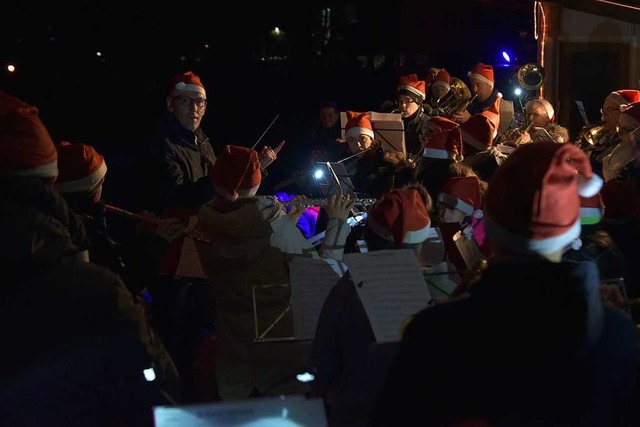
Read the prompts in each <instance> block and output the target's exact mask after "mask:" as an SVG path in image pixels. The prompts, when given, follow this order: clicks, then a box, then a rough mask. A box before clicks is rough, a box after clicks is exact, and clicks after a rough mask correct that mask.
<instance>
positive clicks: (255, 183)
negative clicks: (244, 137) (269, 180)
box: [211, 145, 262, 194]
mask: <svg viewBox="0 0 640 427" xmlns="http://www.w3.org/2000/svg"><path fill="white" fill-rule="evenodd" d="M261 182H262V171H261V169H260V160H259V158H258V153H257V152H256V150H252V149H251V148H248V147H242V146H238V145H225V146H224V148H223V149H222V150H221V151H220V154H219V155H218V158H217V159H216V162H215V163H214V165H213V170H212V171H211V183H212V184H213V185H214V186H215V187H218V188H221V189H223V190H225V191H228V192H229V193H230V194H235V193H236V192H237V191H238V190H253V189H254V188H255V189H257V188H258V187H259V186H260V183H261Z"/></svg>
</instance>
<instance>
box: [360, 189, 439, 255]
mask: <svg viewBox="0 0 640 427" xmlns="http://www.w3.org/2000/svg"><path fill="white" fill-rule="evenodd" d="M367 226H368V227H369V228H370V229H371V231H373V232H374V233H375V234H377V235H378V236H380V237H382V238H384V239H386V240H389V241H392V242H394V243H395V246H396V248H401V247H402V244H403V243H406V244H417V243H422V242H424V241H425V240H426V239H427V236H428V235H429V227H430V226H431V219H430V218H429V212H427V208H426V207H425V205H424V203H423V201H422V198H421V196H420V193H418V191H416V190H414V189H405V188H395V189H393V190H391V191H389V192H387V193H385V194H383V195H382V196H381V197H380V198H378V200H377V201H376V202H375V203H374V204H373V205H372V206H371V207H370V208H369V212H368V217H367Z"/></svg>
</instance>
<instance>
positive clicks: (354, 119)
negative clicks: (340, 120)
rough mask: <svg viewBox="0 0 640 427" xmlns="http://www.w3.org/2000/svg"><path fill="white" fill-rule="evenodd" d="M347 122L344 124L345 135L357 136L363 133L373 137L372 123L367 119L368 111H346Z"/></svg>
mask: <svg viewBox="0 0 640 427" xmlns="http://www.w3.org/2000/svg"><path fill="white" fill-rule="evenodd" d="M346 115H347V124H346V125H345V136H346V137H347V138H349V137H357V136H358V135H361V134H364V135H369V136H370V137H371V138H374V133H373V125H371V120H370V119H369V113H358V112H355V111H347V112H346Z"/></svg>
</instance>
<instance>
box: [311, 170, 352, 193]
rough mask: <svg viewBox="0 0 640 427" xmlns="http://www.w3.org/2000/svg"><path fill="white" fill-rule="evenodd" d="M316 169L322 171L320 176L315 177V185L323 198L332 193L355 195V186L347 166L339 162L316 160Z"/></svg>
mask: <svg viewBox="0 0 640 427" xmlns="http://www.w3.org/2000/svg"><path fill="white" fill-rule="evenodd" d="M316 169H320V170H321V171H322V173H323V174H322V177H321V178H319V179H317V181H316V185H317V187H318V191H319V193H320V195H321V197H323V198H327V197H329V196H332V195H334V194H351V195H353V196H354V197H355V195H356V194H355V193H356V191H355V186H354V185H353V182H352V181H351V176H350V175H349V173H348V172H347V168H346V167H345V165H344V164H343V163H340V162H318V163H316Z"/></svg>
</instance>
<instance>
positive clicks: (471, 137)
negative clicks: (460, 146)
mask: <svg viewBox="0 0 640 427" xmlns="http://www.w3.org/2000/svg"><path fill="white" fill-rule="evenodd" d="M460 130H461V131H462V141H463V142H464V143H465V144H469V145H470V146H471V147H473V148H475V149H476V150H478V151H484V150H486V149H487V148H489V147H491V146H492V145H493V139H494V138H495V137H496V135H497V134H498V131H497V128H496V125H495V124H494V122H493V121H491V119H489V117H488V116H487V115H486V114H474V115H473V116H471V118H470V119H469V120H467V121H466V122H464V123H463V124H461V125H460Z"/></svg>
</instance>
